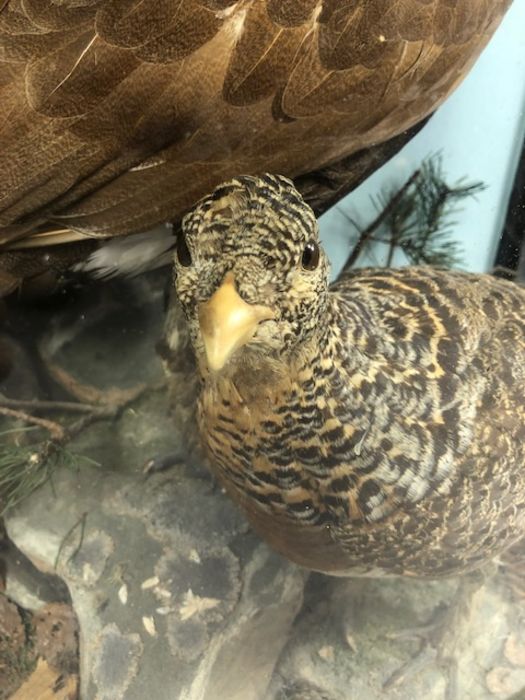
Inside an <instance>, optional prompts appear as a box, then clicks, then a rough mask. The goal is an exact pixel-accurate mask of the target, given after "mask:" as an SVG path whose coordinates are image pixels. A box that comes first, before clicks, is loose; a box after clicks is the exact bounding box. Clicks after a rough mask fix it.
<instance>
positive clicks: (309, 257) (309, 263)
mask: <svg viewBox="0 0 525 700" xmlns="http://www.w3.org/2000/svg"><path fill="white" fill-rule="evenodd" d="M301 264H302V266H303V269H305V270H315V268H316V267H317V266H318V265H319V246H318V245H317V243H316V242H315V241H309V242H308V243H307V244H306V245H305V247H304V250H303V258H302V260H301Z"/></svg>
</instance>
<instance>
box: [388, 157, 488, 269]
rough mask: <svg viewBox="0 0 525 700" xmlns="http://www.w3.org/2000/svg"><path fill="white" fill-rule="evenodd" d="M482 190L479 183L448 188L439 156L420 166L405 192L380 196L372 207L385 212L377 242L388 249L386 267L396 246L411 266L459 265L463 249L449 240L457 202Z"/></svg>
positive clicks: (393, 192) (390, 191)
mask: <svg viewBox="0 0 525 700" xmlns="http://www.w3.org/2000/svg"><path fill="white" fill-rule="evenodd" d="M484 189H485V185H484V183H482V182H471V183H464V181H463V180H460V181H459V182H457V183H456V184H455V185H453V186H449V185H447V183H446V182H445V180H444V179H443V174H442V159H441V156H440V155H439V154H438V155H434V156H431V157H429V158H428V159H427V160H425V161H424V162H423V163H422V165H421V168H420V169H419V171H417V173H416V176H415V177H414V178H413V180H412V181H411V183H410V185H409V186H407V187H406V189H405V190H404V191H402V192H399V191H398V190H392V189H390V190H389V191H387V192H384V193H382V194H381V195H380V196H379V197H378V198H377V200H375V201H374V204H375V206H376V208H377V209H378V211H385V210H386V211H387V214H386V216H385V217H384V218H383V220H382V226H383V230H384V229H386V237H384V235H383V236H381V238H380V239H379V240H382V241H383V242H384V243H387V244H389V245H390V246H391V250H390V254H389V261H388V264H390V262H391V259H392V254H393V250H394V248H396V247H399V248H401V250H403V252H404V253H405V255H406V256H407V258H408V259H409V261H410V262H411V263H412V264H413V265H422V264H423V265H433V266H437V267H454V266H457V265H460V264H461V260H462V249H461V246H460V244H459V243H458V242H457V241H455V240H454V239H453V237H452V232H453V229H454V226H455V224H456V222H455V221H454V220H453V216H454V215H455V214H457V212H458V211H459V209H458V206H457V205H458V203H459V202H461V201H462V200H463V199H465V198H467V197H474V196H475V195H477V194H478V193H479V192H481V191H482V190H484ZM396 199H397V201H395V200H396ZM392 204H394V205H393V206H392ZM376 240H377V239H376Z"/></svg>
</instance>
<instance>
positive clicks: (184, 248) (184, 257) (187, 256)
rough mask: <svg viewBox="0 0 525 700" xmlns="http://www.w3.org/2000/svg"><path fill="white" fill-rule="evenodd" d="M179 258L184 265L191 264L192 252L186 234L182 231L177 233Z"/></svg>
mask: <svg viewBox="0 0 525 700" xmlns="http://www.w3.org/2000/svg"><path fill="white" fill-rule="evenodd" d="M177 260H178V261H179V263H180V264H181V265H182V267H189V266H190V265H191V253H190V249H189V248H188V244H187V243H186V236H185V235H184V234H183V233H182V231H180V232H179V233H178V235H177Z"/></svg>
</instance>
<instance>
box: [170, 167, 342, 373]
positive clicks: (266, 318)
mask: <svg viewBox="0 0 525 700" xmlns="http://www.w3.org/2000/svg"><path fill="white" fill-rule="evenodd" d="M328 276H329V264H328V261H327V258H326V255H325V253H324V251H323V250H322V248H321V247H320V244H319V231H318V226H317V222H316V219H315V216H314V213H313V211H312V210H311V209H310V207H309V206H308V205H307V204H305V202H304V201H303V199H302V198H301V195H300V194H299V193H298V192H297V190H296V189H295V188H294V186H293V183H292V182H291V181H290V180H288V179H287V178H284V177H280V176H274V175H264V176H261V177H252V176H243V177H238V178H235V179H234V180H230V181H229V182H227V183H225V184H223V185H221V186H219V187H218V188H217V189H216V190H215V191H214V192H213V193H212V194H210V195H209V196H207V197H205V198H204V199H202V200H201V201H200V202H199V203H198V204H197V205H196V207H195V208H194V209H193V210H192V211H191V212H190V213H189V214H187V215H186V216H185V217H184V219H183V222H182V228H181V232H180V234H179V236H178V239H177V250H176V254H175V287H176V291H177V296H178V298H179V300H180V302H181V304H182V307H183V310H184V313H185V314H186V317H187V319H188V322H189V325H190V333H191V338H192V342H193V346H194V349H195V352H196V355H197V359H198V360H199V364H201V366H206V367H207V368H208V370H209V371H211V372H220V371H222V370H225V369H226V368H227V367H230V368H231V367H235V366H237V365H238V364H239V363H244V365H245V366H246V363H249V364H252V363H254V364H256V363H257V360H258V359H262V358H266V359H270V360H272V359H282V358H283V356H286V354H287V353H290V352H294V351H297V349H298V348H300V347H301V344H303V343H304V342H305V341H306V340H308V339H309V338H311V337H312V335H314V334H315V332H316V330H317V329H318V328H319V325H320V324H321V323H322V320H321V319H322V315H323V310H324V308H325V306H326V303H327V292H328Z"/></svg>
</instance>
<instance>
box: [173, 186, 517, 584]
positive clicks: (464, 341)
mask: <svg viewBox="0 0 525 700" xmlns="http://www.w3.org/2000/svg"><path fill="white" fill-rule="evenodd" d="M175 268H176V269H175V289H176V292H177V297H178V299H179V301H180V304H181V306H182V309H183V311H184V314H185V316H186V318H187V321H188V324H189V332H190V335H191V342H192V345H193V348H194V353H195V357H196V361H197V368H198V373H199V376H200V382H201V386H200V390H199V403H198V420H199V425H200V433H201V437H202V439H203V442H204V444H205V446H206V448H207V451H208V454H209V457H210V461H211V463H212V466H213V467H214V470H215V471H216V473H217V475H218V477H219V479H220V481H221V482H222V483H223V484H224V486H225V488H226V489H227V491H228V492H229V494H230V495H231V496H232V497H233V498H234V500H236V501H237V502H238V503H239V504H240V506H241V507H242V509H243V510H244V511H245V513H246V515H247V516H248V518H249V519H250V521H251V522H252V524H253V525H254V527H255V528H256V529H257V530H258V531H259V533H260V534H261V536H262V537H263V538H265V539H266V540H267V541H268V542H269V543H270V544H271V545H272V546H273V547H274V548H275V549H277V550H278V551H280V552H281V553H282V554H284V555H285V556H287V557H289V558H290V559H292V560H293V561H295V562H297V563H299V564H301V565H303V566H305V567H308V568H311V569H315V570H318V571H323V572H327V573H332V574H368V575H374V574H378V573H386V574H405V575H411V576H432V577H435V576H443V575H450V574H454V573H458V572H462V571H467V570H469V569H472V568H475V567H477V566H479V565H480V564H482V563H484V562H486V561H488V560H490V559H492V558H493V557H495V556H496V555H497V554H499V553H501V552H502V551H503V550H505V549H506V548H508V547H509V546H510V545H511V544H513V543H514V542H515V541H517V540H518V539H520V538H522V537H524V536H525V400H524V389H525V289H524V288H522V287H520V286H518V285H516V284H513V283H510V282H506V281H503V280H498V279H495V278H493V277H490V276H488V275H471V274H465V273H460V272H451V271H444V270H437V269H431V268H405V269H399V270H392V269H367V270H359V271H353V272H351V273H347V274H345V275H343V276H342V278H341V279H339V280H338V281H337V282H336V283H335V284H333V285H332V286H329V284H328V263H327V259H326V256H325V254H324V252H323V250H322V248H321V247H320V245H319V240H318V229H317V224H316V220H315V217H314V214H313V212H312V210H311V209H310V208H309V207H308V206H307V205H306V204H305V203H304V201H303V200H302V199H301V197H300V195H299V193H298V192H297V190H295V188H294V187H293V185H292V183H291V182H290V181H289V180H287V179H286V178H282V177H276V176H269V175H267V176H264V177H260V178H254V177H249V176H246V177H239V178H236V179H234V180H232V181H230V182H228V183H226V184H225V185H223V186H221V187H219V188H218V189H216V190H215V192H214V193H213V194H211V195H209V196H208V197H206V198H204V199H203V200H202V201H201V202H200V203H199V204H198V205H197V206H196V208H195V210H194V211H192V212H191V213H190V214H188V215H187V216H186V217H185V218H184V220H183V230H182V234H181V235H180V237H179V241H178V247H177V254H176V262H175ZM180 341H181V335H180V328H174V329H173V330H172V331H171V332H169V333H168V335H167V344H168V347H169V346H171V347H172V348H173V349H174V350H175V351H176V353H177V356H176V357H179V355H178V353H179V351H180V344H181V342H180ZM176 361H177V359H175V362H176ZM178 386H179V387H180V386H181V385H180V384H179V385H178Z"/></svg>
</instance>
